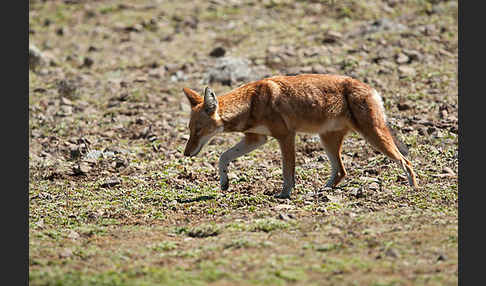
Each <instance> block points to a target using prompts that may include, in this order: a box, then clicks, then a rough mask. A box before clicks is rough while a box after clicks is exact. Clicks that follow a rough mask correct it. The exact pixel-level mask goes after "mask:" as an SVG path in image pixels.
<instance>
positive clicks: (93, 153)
mask: <svg viewBox="0 0 486 286" xmlns="http://www.w3.org/2000/svg"><path fill="white" fill-rule="evenodd" d="M102 155H103V152H102V151H99V150H90V151H89V152H88V153H87V154H86V158H87V159H93V160H98V158H100V157H101V156H102Z"/></svg>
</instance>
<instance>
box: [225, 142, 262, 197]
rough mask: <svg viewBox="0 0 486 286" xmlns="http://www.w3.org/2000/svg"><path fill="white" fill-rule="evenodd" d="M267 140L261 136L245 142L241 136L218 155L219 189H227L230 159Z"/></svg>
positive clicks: (251, 149) (249, 150)
mask: <svg viewBox="0 0 486 286" xmlns="http://www.w3.org/2000/svg"><path fill="white" fill-rule="evenodd" d="M265 142H267V138H266V137H264V136H262V137H261V139H260V140H259V141H256V142H253V143H251V144H247V143H246V140H245V138H243V139H242V140H241V141H240V142H239V143H238V144H236V145H235V146H233V147H231V148H230V149H228V150H226V151H225V152H224V153H223V155H221V157H219V164H218V167H219V182H220V185H221V189H223V190H226V189H228V184H229V182H228V165H229V163H230V162H231V161H233V160H235V159H236V158H238V157H241V156H243V155H245V154H247V153H249V152H251V151H253V150H255V149H256V148H258V147H260V146H262V145H263V144H265Z"/></svg>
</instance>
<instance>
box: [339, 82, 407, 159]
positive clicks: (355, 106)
mask: <svg viewBox="0 0 486 286" xmlns="http://www.w3.org/2000/svg"><path fill="white" fill-rule="evenodd" d="M344 88H345V92H344V93H345V99H346V101H347V103H348V106H349V109H350V113H351V114H350V115H351V119H352V121H353V122H354V124H355V126H356V127H358V130H357V131H359V132H360V133H362V135H364V136H365V138H367V139H369V142H370V143H372V144H373V145H375V147H379V149H380V150H383V148H382V147H381V146H380V145H381V144H382V142H380V140H379V139H378V137H377V136H376V133H375V132H376V130H375V132H373V131H372V130H374V128H376V126H374V123H373V121H374V120H378V121H381V122H382V124H384V125H385V126H386V128H387V129H388V131H389V133H390V135H391V137H392V139H393V143H395V146H396V147H397V149H398V151H399V152H400V153H401V154H402V155H403V156H407V155H408V147H407V145H405V144H404V143H403V142H401V141H400V140H398V137H397V135H396V131H395V130H393V129H392V128H391V127H390V125H389V124H388V123H387V122H386V121H387V120H386V114H385V108H384V106H383V100H382V98H381V96H380V95H379V94H378V92H377V91H376V90H375V89H374V88H371V87H369V86H368V85H366V84H364V83H361V82H359V81H357V80H355V79H351V78H350V79H348V80H346V81H345V83H344ZM370 105H375V106H376V105H378V109H374V110H370V109H369V106H370ZM370 112H371V113H370ZM373 118H374V120H373Z"/></svg>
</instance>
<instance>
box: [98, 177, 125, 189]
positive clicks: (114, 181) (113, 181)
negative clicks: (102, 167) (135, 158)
mask: <svg viewBox="0 0 486 286" xmlns="http://www.w3.org/2000/svg"><path fill="white" fill-rule="evenodd" d="M119 184H121V181H120V179H118V178H110V179H107V180H105V181H104V182H103V184H101V187H102V188H111V187H114V186H116V185H119Z"/></svg>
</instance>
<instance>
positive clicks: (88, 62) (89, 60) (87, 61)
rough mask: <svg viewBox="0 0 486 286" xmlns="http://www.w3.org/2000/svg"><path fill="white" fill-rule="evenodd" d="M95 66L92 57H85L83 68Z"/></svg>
mask: <svg viewBox="0 0 486 286" xmlns="http://www.w3.org/2000/svg"><path fill="white" fill-rule="evenodd" d="M93 64H94V60H93V59H92V58H90V57H85V58H84V60H83V64H82V65H81V67H86V68H90V67H91V66H92V65H93Z"/></svg>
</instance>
